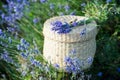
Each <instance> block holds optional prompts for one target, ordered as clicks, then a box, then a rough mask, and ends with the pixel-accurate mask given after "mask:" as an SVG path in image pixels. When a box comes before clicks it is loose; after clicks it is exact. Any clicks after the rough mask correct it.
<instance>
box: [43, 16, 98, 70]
mask: <svg viewBox="0 0 120 80" xmlns="http://www.w3.org/2000/svg"><path fill="white" fill-rule="evenodd" d="M75 19H77V20H78V21H79V20H83V19H86V17H82V16H70V15H65V16H58V17H53V18H50V19H48V20H47V21H46V22H45V23H44V29H43V34H44V49H43V56H44V57H45V59H46V60H47V61H48V62H50V63H52V64H56V63H57V64H59V65H60V68H61V69H64V67H65V63H64V59H65V57H66V56H68V55H69V53H70V51H71V50H73V49H75V50H76V57H78V58H80V59H81V60H85V59H87V58H88V57H89V56H91V57H92V58H94V54H95V50H96V40H95V37H96V34H97V28H96V23H95V22H94V21H92V22H91V23H88V24H86V25H83V26H76V27H74V28H72V31H71V32H69V33H67V34H58V33H57V32H55V31H52V30H51V28H52V25H51V23H52V22H55V21H61V22H68V23H69V22H71V21H74V20H75ZM85 28H86V33H85V35H80V32H81V31H82V30H83V29H85ZM90 65H91V64H90ZM90 65H89V64H87V63H86V64H85V66H84V67H83V69H86V68H88V67H90Z"/></svg>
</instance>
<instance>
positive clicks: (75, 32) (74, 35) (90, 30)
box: [43, 15, 97, 42]
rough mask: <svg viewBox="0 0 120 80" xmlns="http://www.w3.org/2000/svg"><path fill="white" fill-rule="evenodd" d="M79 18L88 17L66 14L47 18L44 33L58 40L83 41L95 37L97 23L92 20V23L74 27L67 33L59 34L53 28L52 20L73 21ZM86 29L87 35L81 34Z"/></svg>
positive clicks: (47, 36)
mask: <svg viewBox="0 0 120 80" xmlns="http://www.w3.org/2000/svg"><path fill="white" fill-rule="evenodd" d="M75 19H77V21H79V20H85V19H87V18H86V17H83V16H73V15H65V16H57V17H53V18H50V19H48V20H46V22H45V23H44V28H43V34H44V36H45V37H46V38H49V39H52V40H55V41H58V42H83V41H86V40H89V39H91V38H94V37H95V36H96V34H97V27H96V26H97V24H96V22H95V21H91V22H90V23H88V24H86V25H82V26H76V27H73V28H72V30H71V31H70V32H69V33H66V34H58V33H57V32H56V31H53V30H51V28H52V27H53V25H51V23H52V22H55V21H61V22H62V23H64V22H67V23H69V22H71V21H74V20H75ZM84 29H86V32H85V35H81V32H82V31H83V30H84Z"/></svg>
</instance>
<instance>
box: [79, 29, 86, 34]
mask: <svg viewBox="0 0 120 80" xmlns="http://www.w3.org/2000/svg"><path fill="white" fill-rule="evenodd" d="M80 35H81V36H83V35H86V28H84V29H83V30H82V31H81V32H80Z"/></svg>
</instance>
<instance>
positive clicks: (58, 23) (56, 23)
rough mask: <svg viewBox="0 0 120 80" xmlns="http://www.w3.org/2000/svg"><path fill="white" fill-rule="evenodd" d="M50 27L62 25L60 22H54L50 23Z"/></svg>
mask: <svg viewBox="0 0 120 80" xmlns="http://www.w3.org/2000/svg"><path fill="white" fill-rule="evenodd" d="M52 25H53V26H55V27H62V25H63V24H62V22H61V21H55V22H53V23H52Z"/></svg>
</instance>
